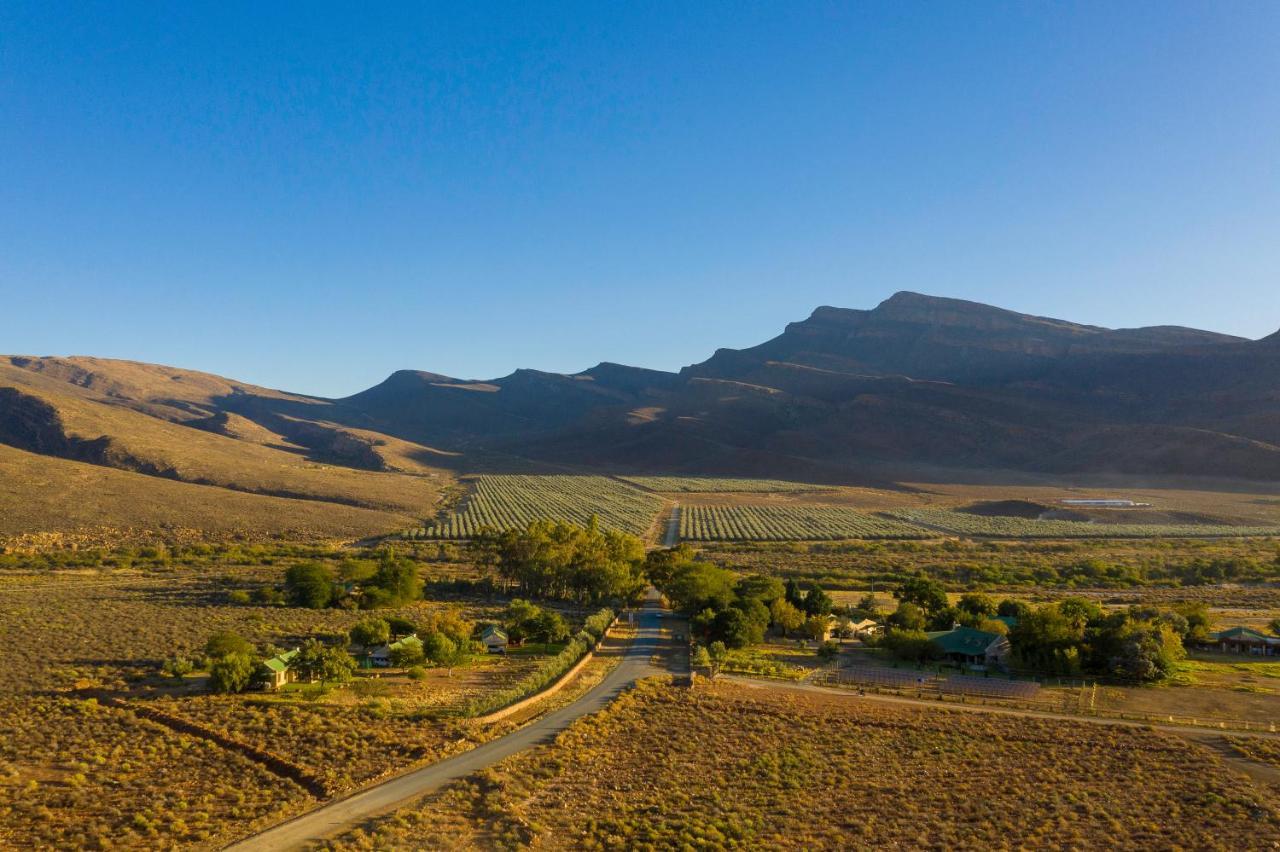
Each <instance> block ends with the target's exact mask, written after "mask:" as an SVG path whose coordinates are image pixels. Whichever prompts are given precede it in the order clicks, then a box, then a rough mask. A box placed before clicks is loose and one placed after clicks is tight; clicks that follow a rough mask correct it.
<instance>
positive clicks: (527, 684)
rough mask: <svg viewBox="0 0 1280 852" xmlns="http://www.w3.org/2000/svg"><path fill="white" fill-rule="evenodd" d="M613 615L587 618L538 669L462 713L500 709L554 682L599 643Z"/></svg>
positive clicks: (469, 703)
mask: <svg viewBox="0 0 1280 852" xmlns="http://www.w3.org/2000/svg"><path fill="white" fill-rule="evenodd" d="M613 619H614V614H613V610H611V609H602V610H600V611H599V612H597V613H594V614H593V615H591V616H590V617H588V618H587V620H586V622H585V623H584V624H583V625H582V629H581V630H579V631H578V633H577V635H576V636H574V637H573V639H572V640H570V642H569V644H568V645H565V646H564V649H563V650H561V651H560V653H559V654H556V655H555V656H554V657H552V658H551V659H550V660H548V661H547V662H546V664H545V665H543V666H542V667H541V668H539V669H538V670H537V671H535V672H533V673H532V674H530V675H529V676H528V677H526V678H525V679H524V680H522V681H520V682H519V683H517V684H516V685H514V686H511V687H508V688H507V689H503V690H499V691H497V692H491V693H489V694H487V695H483V696H480V697H478V698H472V699H470V700H469V701H467V702H466V703H465V704H464V705H463V706H462V715H463V716H468V717H471V716H484V715H487V714H489V713H493V712H495V711H497V710H501V709H502V708H503V707H506V706H507V705H508V704H515V703H516V702H517V701H523V700H524V699H525V698H528V697H529V696H530V695H533V694H534V693H535V692H538V691H540V690H543V689H545V688H546V687H548V686H550V685H551V684H553V683H555V681H556V679H557V678H559V677H560V676H561V675H563V674H564V673H565V672H567V671H569V669H571V668H573V667H574V665H575V664H576V663H577V662H578V661H579V660H581V659H582V658H583V657H585V656H586V655H587V653H588V652H589V651H591V649H593V648H595V646H596V645H597V644H599V642H600V639H601V638H602V637H603V636H604V632H605V630H607V629H608V628H609V625H610V624H612V623H613Z"/></svg>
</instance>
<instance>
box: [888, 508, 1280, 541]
mask: <svg viewBox="0 0 1280 852" xmlns="http://www.w3.org/2000/svg"><path fill="white" fill-rule="evenodd" d="M887 514H890V515H892V516H893V517H895V518H898V519H899V520H901V521H903V522H905V523H909V524H920V525H922V526H927V527H932V528H934V529H937V530H941V531H943V532H947V533H952V534H954V535H963V536H974V537H980V538H1218V537H1233V536H1280V525H1276V526H1233V525H1228V524H1128V523H1092V522H1088V521H1065V520H1037V519H1032V518H1016V517H1002V516H990V515H976V514H971V513H969V512H957V511H954V510H951V509H897V510H893V511H890V512H888V513H887Z"/></svg>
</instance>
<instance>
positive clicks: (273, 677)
mask: <svg viewBox="0 0 1280 852" xmlns="http://www.w3.org/2000/svg"><path fill="white" fill-rule="evenodd" d="M296 656H298V649H297V648H294V649H293V650H292V651H285V652H284V653H283V654H279V655H277V656H275V657H272V658H271V659H269V660H267V661H266V662H264V663H263V664H262V667H263V669H264V673H263V682H264V684H265V685H266V687H267V689H279V688H280V687H282V686H284V685H285V684H286V683H292V682H293V681H295V680H297V674H296V673H295V672H294V671H293V669H291V668H289V663H291V662H293V658H294V657H296Z"/></svg>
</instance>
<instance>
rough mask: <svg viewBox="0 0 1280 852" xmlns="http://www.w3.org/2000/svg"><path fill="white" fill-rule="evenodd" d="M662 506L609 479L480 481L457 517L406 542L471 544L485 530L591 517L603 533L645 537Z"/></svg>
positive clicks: (483, 478)
mask: <svg viewBox="0 0 1280 852" xmlns="http://www.w3.org/2000/svg"><path fill="white" fill-rule="evenodd" d="M662 506H663V501H662V500H661V499H660V498H658V497H655V496H653V495H652V494H649V493H648V492H645V491H641V490H640V489H638V488H632V487H631V486H629V485H626V484H624V483H621V482H618V481H617V480H615V479H610V478H609V477H607V476H481V477H479V478H478V479H477V480H476V485H475V489H474V490H473V491H472V492H471V493H470V494H469V495H468V496H467V497H466V500H465V501H464V503H463V505H462V507H461V508H460V509H459V511H457V512H455V513H454V514H452V515H450V516H449V517H448V518H446V519H444V520H443V521H441V522H438V523H436V524H433V525H431V526H427V527H424V528H421V529H417V530H411V531H409V532H408V533H407V534H406V535H407V537H409V538H441V539H456V538H470V537H472V536H474V535H475V534H476V533H478V532H479V531H480V530H482V529H484V528H485V527H492V528H494V529H499V530H508V529H519V528H523V527H525V526H526V525H528V523H529V522H530V521H536V520H553V521H569V522H572V523H575V524H582V525H585V524H586V523H587V520H588V519H589V518H590V517H591V516H592V515H595V516H596V518H597V519H598V520H599V522H600V526H601V527H602V528H604V529H611V530H620V531H622V532H629V533H632V534H634V535H643V534H644V533H645V532H646V531H648V529H649V528H650V527H651V526H652V525H653V520H654V518H655V517H656V516H657V514H658V512H659V511H660V510H661V509H662Z"/></svg>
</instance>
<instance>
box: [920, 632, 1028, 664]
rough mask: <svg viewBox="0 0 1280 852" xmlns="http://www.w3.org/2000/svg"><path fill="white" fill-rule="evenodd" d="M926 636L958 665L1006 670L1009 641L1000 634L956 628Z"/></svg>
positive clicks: (949, 659)
mask: <svg viewBox="0 0 1280 852" xmlns="http://www.w3.org/2000/svg"><path fill="white" fill-rule="evenodd" d="M925 635H927V636H928V637H929V640H930V641H931V642H933V644H935V645H937V646H938V647H939V648H941V649H942V655H943V657H945V658H946V659H947V660H948V661H950V662H953V663H956V664H958V665H964V666H970V667H975V668H976V667H979V666H981V667H988V666H992V667H995V668H1004V665H1005V662H1006V661H1007V660H1008V659H1009V640H1008V639H1006V638H1005V637H1004V636H1001V635H1000V634H999V633H988V632H987V631H985V630H975V629H974V628H972V627H956V628H954V629H952V630H937V631H934V632H933V633H928V634H925Z"/></svg>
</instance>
